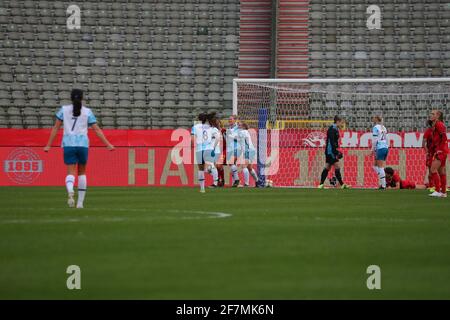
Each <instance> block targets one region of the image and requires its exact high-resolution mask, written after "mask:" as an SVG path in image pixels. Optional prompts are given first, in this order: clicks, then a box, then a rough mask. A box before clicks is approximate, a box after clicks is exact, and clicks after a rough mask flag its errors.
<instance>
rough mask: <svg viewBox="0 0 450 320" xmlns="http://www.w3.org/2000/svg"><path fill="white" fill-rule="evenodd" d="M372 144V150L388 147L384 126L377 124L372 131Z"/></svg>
mask: <svg viewBox="0 0 450 320" xmlns="http://www.w3.org/2000/svg"><path fill="white" fill-rule="evenodd" d="M372 136H373V138H372V146H373V150H375V151H377V150H380V149H387V148H388V147H389V145H388V142H387V130H386V128H385V126H383V125H381V124H377V125H375V126H374V127H373V131H372Z"/></svg>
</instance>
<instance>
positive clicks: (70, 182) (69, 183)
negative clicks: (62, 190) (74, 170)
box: [66, 174, 75, 193]
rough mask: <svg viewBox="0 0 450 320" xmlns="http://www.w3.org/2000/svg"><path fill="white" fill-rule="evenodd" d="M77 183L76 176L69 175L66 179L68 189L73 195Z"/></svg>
mask: <svg viewBox="0 0 450 320" xmlns="http://www.w3.org/2000/svg"><path fill="white" fill-rule="evenodd" d="M74 183H75V176H73V175H71V174H69V175H68V176H67V177H66V188H67V192H68V193H73V185H74Z"/></svg>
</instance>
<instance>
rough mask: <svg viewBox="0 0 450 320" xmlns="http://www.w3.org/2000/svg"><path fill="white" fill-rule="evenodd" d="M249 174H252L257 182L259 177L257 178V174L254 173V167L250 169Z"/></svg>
mask: <svg viewBox="0 0 450 320" xmlns="http://www.w3.org/2000/svg"><path fill="white" fill-rule="evenodd" d="M250 174H251V175H252V177H253V179H255V182H256V183H258V181H259V178H258V175H257V174H256V171H255V169H252V170H251V171H250Z"/></svg>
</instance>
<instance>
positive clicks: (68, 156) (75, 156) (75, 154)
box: [64, 147, 89, 164]
mask: <svg viewBox="0 0 450 320" xmlns="http://www.w3.org/2000/svg"><path fill="white" fill-rule="evenodd" d="M88 153H89V148H86V147H64V163H65V164H86V163H87V160H88Z"/></svg>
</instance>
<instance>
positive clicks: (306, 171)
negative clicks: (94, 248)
mask: <svg viewBox="0 0 450 320" xmlns="http://www.w3.org/2000/svg"><path fill="white" fill-rule="evenodd" d="M90 134H92V133H90ZM48 135H49V130H48V129H26V130H19V129H0V160H1V164H2V170H1V172H0V185H1V186H58V185H62V184H63V181H64V178H65V174H66V168H65V166H64V163H63V157H62V149H61V148H60V147H59V146H58V145H59V143H60V141H61V137H60V136H59V137H58V138H57V139H56V140H55V146H54V147H53V148H52V149H51V150H50V152H48V153H46V152H44V151H43V146H44V145H45V143H46V141H47V139H48ZM105 135H106V136H107V137H108V138H109V139H110V141H111V142H112V143H113V144H114V145H115V146H116V150H115V151H112V152H111V151H108V150H107V149H106V148H104V147H103V146H102V144H101V142H100V141H99V140H98V138H96V137H95V136H94V135H92V136H90V141H91V148H90V152H89V165H88V177H89V185H91V186H193V185H195V184H196V181H195V179H196V170H194V165H193V164H192V163H193V152H192V150H191V148H190V133H189V131H188V130H182V129H178V130H105ZM252 136H253V138H254V140H255V141H254V142H255V145H256V133H255V132H253V133H252ZM449 136H450V134H449ZM267 140H268V158H269V159H271V161H270V169H269V171H272V172H269V173H270V178H271V179H272V180H273V181H274V184H275V186H313V185H316V184H317V183H318V179H319V175H320V171H321V170H322V167H323V164H324V154H323V143H324V141H323V133H322V132H318V131H313V130H300V129H295V130H293V129H290V130H282V131H277V132H276V133H275V131H274V132H270V131H269V132H268V138H267ZM389 141H390V144H391V148H390V152H389V156H388V161H387V165H390V166H392V167H394V168H395V169H397V170H399V172H400V176H402V177H403V178H407V179H408V180H411V181H414V182H416V183H420V184H422V183H424V182H425V181H426V175H427V174H426V167H425V154H424V151H423V149H422V148H421V143H422V134H421V133H416V132H412V133H391V134H390V137H389ZM341 150H342V152H343V153H344V158H343V174H344V178H345V180H346V183H349V184H351V185H352V186H355V187H375V186H376V184H377V177H376V175H375V173H374V171H373V170H372V165H373V156H372V154H371V149H370V133H365V132H351V131H347V132H343V133H342V139H341ZM271 156H272V157H271ZM447 161H449V160H447ZM448 171H449V172H450V170H448ZM227 178H229V175H227ZM208 179H210V177H208ZM210 181H211V180H210ZM210 181H209V182H210Z"/></svg>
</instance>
